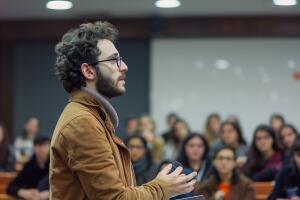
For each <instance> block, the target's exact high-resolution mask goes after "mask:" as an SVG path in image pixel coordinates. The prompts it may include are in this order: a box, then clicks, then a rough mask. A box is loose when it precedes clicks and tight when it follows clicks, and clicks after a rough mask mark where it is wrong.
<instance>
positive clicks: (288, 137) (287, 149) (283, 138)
mask: <svg viewBox="0 0 300 200" xmlns="http://www.w3.org/2000/svg"><path fill="white" fill-rule="evenodd" d="M297 135H298V131H297V129H296V127H295V126H293V125H291V124H285V125H284V126H283V127H282V128H281V129H280V131H279V139H280V142H281V146H282V147H283V150H284V161H283V163H284V164H283V165H288V164H290V163H291V162H292V156H291V149H292V146H293V143H294V141H295V139H296V137H297Z"/></svg>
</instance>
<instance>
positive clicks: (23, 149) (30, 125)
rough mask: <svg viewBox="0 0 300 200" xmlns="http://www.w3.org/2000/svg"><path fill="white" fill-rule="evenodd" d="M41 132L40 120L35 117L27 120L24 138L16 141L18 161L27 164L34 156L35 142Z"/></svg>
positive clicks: (21, 137) (18, 138)
mask: <svg viewBox="0 0 300 200" xmlns="http://www.w3.org/2000/svg"><path fill="white" fill-rule="evenodd" d="M38 132H39V120H38V119H37V118H35V117H30V118H28V119H26V121H25V123H24V127H23V133H22V136H20V137H17V139H16V141H15V145H14V147H15V155H16V159H17V161H20V162H26V161H28V160H29V159H30V157H31V156H32V154H33V141H34V138H35V137H36V135H37V134H38Z"/></svg>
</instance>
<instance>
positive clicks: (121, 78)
mask: <svg viewBox="0 0 300 200" xmlns="http://www.w3.org/2000/svg"><path fill="white" fill-rule="evenodd" d="M125 79H126V75H125V74H123V75H121V76H120V77H119V78H118V80H125Z"/></svg>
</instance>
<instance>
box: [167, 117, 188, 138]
mask: <svg viewBox="0 0 300 200" xmlns="http://www.w3.org/2000/svg"><path fill="white" fill-rule="evenodd" d="M179 123H182V124H183V125H184V126H185V127H186V129H187V131H188V134H189V133H190V127H189V125H188V124H187V122H186V121H184V120H183V119H177V120H176V122H175V124H174V127H173V129H172V132H171V133H172V139H173V141H174V142H175V143H176V144H179V143H180V142H181V141H180V138H178V137H177V136H176V133H175V131H176V124H179Z"/></svg>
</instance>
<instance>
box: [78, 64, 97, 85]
mask: <svg viewBox="0 0 300 200" xmlns="http://www.w3.org/2000/svg"><path fill="white" fill-rule="evenodd" d="M80 69H81V73H82V74H83V76H84V77H85V79H87V80H90V81H93V80H95V79H96V78H97V72H96V70H95V69H94V68H93V67H92V66H90V65H89V64H87V63H83V64H82V65H81V66H80Z"/></svg>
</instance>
